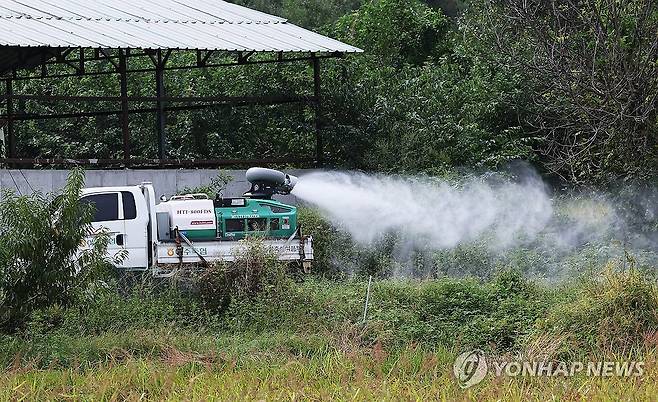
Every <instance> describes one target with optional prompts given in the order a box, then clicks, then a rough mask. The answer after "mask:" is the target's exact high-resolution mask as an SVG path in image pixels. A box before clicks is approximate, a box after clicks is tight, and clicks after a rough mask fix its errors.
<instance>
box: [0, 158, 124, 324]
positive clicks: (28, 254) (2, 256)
mask: <svg viewBox="0 0 658 402" xmlns="http://www.w3.org/2000/svg"><path fill="white" fill-rule="evenodd" d="M83 185H84V172H83V171H82V170H73V171H72V172H71V174H70V176H69V179H68V182H67V184H66V187H65V188H64V190H63V191H62V193H61V194H60V195H58V196H57V197H54V196H43V195H42V194H38V193H37V194H33V195H31V196H17V195H16V194H15V193H13V192H12V191H10V190H9V191H3V192H2V194H1V195H0V197H1V199H0V228H2V231H1V232H0V328H9V329H12V328H15V327H16V326H19V325H21V324H22V322H23V320H24V319H25V317H26V316H27V315H29V314H30V313H31V312H32V310H34V309H36V308H39V307H46V306H50V305H52V304H58V305H62V306H67V305H70V304H72V303H74V302H75V301H78V300H79V299H80V298H84V297H85V295H84V292H85V291H88V290H89V289H87V288H88V285H89V284H90V283H91V282H92V281H93V280H94V279H97V278H98V275H99V274H100V272H101V271H102V270H103V268H107V264H108V263H110V262H111V261H106V260H105V257H104V255H105V248H106V246H107V241H108V239H107V236H105V235H104V234H103V233H99V234H97V236H95V240H94V241H93V243H92V244H88V245H87V247H85V248H84V250H83V251H80V250H79V247H80V246H81V245H82V244H83V243H84V244H86V243H87V241H89V239H88V236H89V235H90V234H91V232H90V229H91V226H90V222H91V219H92V216H93V213H94V211H93V210H91V209H90V208H89V207H88V206H87V205H81V204H80V202H79V197H80V191H81V189H82V186H83ZM76 253H79V258H78V259H75V260H74V258H73V257H74V256H75V255H76ZM116 258H121V256H116ZM92 291H93V290H92Z"/></svg>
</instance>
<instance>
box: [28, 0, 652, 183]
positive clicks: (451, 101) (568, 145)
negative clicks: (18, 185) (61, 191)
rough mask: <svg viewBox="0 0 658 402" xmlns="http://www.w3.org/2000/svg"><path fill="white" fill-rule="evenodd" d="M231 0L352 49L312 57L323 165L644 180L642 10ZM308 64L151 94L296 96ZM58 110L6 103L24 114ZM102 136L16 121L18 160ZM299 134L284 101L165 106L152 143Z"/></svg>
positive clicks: (309, 136) (87, 149)
mask: <svg viewBox="0 0 658 402" xmlns="http://www.w3.org/2000/svg"><path fill="white" fill-rule="evenodd" d="M236 2H238V3H239V4H243V5H246V6H249V7H254V8H257V9H261V10H263V11H266V12H273V13H277V14H281V15H283V16H285V17H288V18H290V20H291V21H292V22H294V23H297V24H300V25H302V26H305V27H308V28H311V29H315V30H317V31H319V32H321V33H324V34H327V35H331V36H333V37H336V38H338V39H341V40H344V41H346V42H348V43H351V44H354V45H356V46H360V47H362V48H363V49H364V50H365V53H364V54H357V55H350V56H347V57H345V58H344V59H340V60H332V61H326V62H325V63H323V94H322V95H323V99H324V105H323V113H322V118H321V121H322V127H323V128H322V135H323V137H324V138H325V143H326V153H327V155H326V157H327V158H326V159H327V163H328V164H329V165H330V166H335V167H339V168H356V169H363V170H376V171H387V172H389V171H394V172H418V171H421V172H429V173H434V174H437V173H438V174H444V173H446V172H452V171H455V169H460V168H469V169H475V170H483V169H491V168H499V167H502V166H505V165H506V164H508V163H509V162H510V161H513V160H517V159H525V160H529V161H532V163H534V164H535V165H536V166H537V167H539V168H540V170H541V171H543V172H545V173H546V174H549V175H551V176H552V177H554V178H558V179H562V180H566V181H567V182H569V183H610V182H617V181H619V180H620V179H624V180H644V179H651V178H653V177H655V173H656V166H657V165H656V163H655V161H656V154H655V150H656V146H655V145H656V144H655V138H654V137H655V136H654V135H653V133H655V132H656V130H657V126H656V124H657V123H656V122H657V121H658V120H657V117H656V116H657V115H656V108H655V102H656V97H657V96H658V89H657V88H658V85H656V80H658V78H657V77H658V70H657V69H658V63H656V60H657V55H656V48H657V47H658V46H657V41H658V39H657V38H656V35H655V32H656V31H657V30H658V11H657V8H656V7H657V6H656V3H655V2H652V1H648V0H630V1H625V2H623V5H621V6H618V5H617V2H616V1H613V0H604V1H601V2H595V3H592V2H580V3H569V4H565V5H564V6H563V7H562V6H561V7H552V4H553V2H530V3H528V2H526V1H515V0H506V1H501V2H495V3H491V2H486V1H469V2H460V1H447V0H440V1H421V0H411V1H409V0H368V1H364V0H352V1H335V0H332V1H320V0H310V1H309V0H277V1H261V0H240V1H236ZM466 5H468V7H466ZM573 16H576V17H573ZM563 22H566V23H565V24H563ZM254 57H255V58H258V57H259V56H258V55H255V56H254ZM184 60H187V61H189V62H193V61H194V60H195V55H194V54H188V53H185V52H175V53H174V54H173V55H172V62H176V61H184ZM103 63H105V62H103ZM103 63H101V68H102V69H110V68H112V66H111V65H109V64H108V63H105V64H103ZM133 63H134V65H133ZM140 63H142V64H144V63H151V61H150V60H148V59H145V60H141V61H140V60H132V59H131V60H130V64H131V65H130V66H129V67H131V68H132V67H135V68H139V67H140ZM310 69H311V67H310V66H308V65H306V64H304V63H297V64H295V63H290V64H285V65H281V66H272V65H251V66H243V67H240V68H223V69H209V70H204V69H198V70H193V71H181V72H175V71H171V72H169V71H168V72H167V74H166V88H167V91H168V92H169V93H171V94H184V95H189V96H205V95H214V94H223V95H227V96H231V95H236V96H238V95H244V94H250V95H271V94H277V93H286V94H293V93H296V94H301V95H305V94H306V95H309V94H310V90H311V88H312V85H311V84H312V83H311V82H310V77H311V73H310ZM118 85H119V83H118V81H117V80H116V79H115V77H113V76H103V77H92V78H90V77H83V78H78V77H75V78H69V79H63V80H58V81H53V82H49V83H47V84H38V83H36V82H29V83H24V84H21V85H18V84H17V86H22V87H20V88H18V87H17V88H16V91H17V93H20V92H24V93H42V92H47V93H48V94H50V95H56V94H58V93H62V94H63V93H79V94H88V95H106V94H108V93H118ZM129 91H130V95H132V96H139V95H149V94H152V93H153V91H154V89H153V85H152V77H151V76H149V75H146V74H134V75H132V76H131V77H130V82H129ZM101 106H102V105H101ZM147 106H148V105H146V104H140V103H139V102H136V103H135V106H134V107H135V108H140V107H147ZM70 107H71V106H70V105H45V104H40V103H38V102H32V101H30V102H26V103H21V104H20V105H18V108H19V109H20V111H21V112H25V113H37V114H39V113H53V112H66V111H70V110H69V108H70ZM107 107H108V108H111V105H108V106H107ZM118 127H119V124H118V123H117V120H116V117H107V116H104V117H95V118H81V119H78V120H65V121H63V122H60V121H56V122H55V121H48V120H45V121H38V122H29V123H22V124H19V125H18V137H19V140H18V145H19V148H20V149H19V153H20V154H21V155H23V156H26V157H27V156H44V157H45V156H50V157H55V156H59V157H91V158H103V157H117V156H120V155H121V152H122V150H121V146H120V141H117V140H116V139H117V138H119V137H120V135H119V132H118ZM130 127H131V138H132V143H133V145H134V151H133V155H134V156H136V157H149V158H152V157H155V155H156V153H157V152H156V151H157V150H156V141H155V130H154V129H153V121H152V120H151V119H148V118H147V119H136V118H135V119H131V121H130ZM313 127H314V119H313V115H312V113H310V109H309V108H308V107H305V106H299V105H283V106H276V107H275V106H250V107H236V108H228V107H222V108H218V109H212V110H203V111H189V112H171V113H168V116H167V130H168V133H169V135H168V142H169V143H168V144H167V149H168V150H169V152H170V156H171V157H172V158H184V159H189V158H227V159H235V158H263V157H286V156H290V157H299V156H310V155H313V148H314V141H315V139H314V135H313ZM629 133H630V134H629Z"/></svg>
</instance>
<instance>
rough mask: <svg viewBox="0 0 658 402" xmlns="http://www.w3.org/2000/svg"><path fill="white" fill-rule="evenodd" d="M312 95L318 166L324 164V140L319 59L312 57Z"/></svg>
mask: <svg viewBox="0 0 658 402" xmlns="http://www.w3.org/2000/svg"><path fill="white" fill-rule="evenodd" d="M313 97H314V98H315V158H316V164H317V166H318V167H322V165H323V164H324V142H323V139H322V98H321V82H320V59H318V58H317V57H313Z"/></svg>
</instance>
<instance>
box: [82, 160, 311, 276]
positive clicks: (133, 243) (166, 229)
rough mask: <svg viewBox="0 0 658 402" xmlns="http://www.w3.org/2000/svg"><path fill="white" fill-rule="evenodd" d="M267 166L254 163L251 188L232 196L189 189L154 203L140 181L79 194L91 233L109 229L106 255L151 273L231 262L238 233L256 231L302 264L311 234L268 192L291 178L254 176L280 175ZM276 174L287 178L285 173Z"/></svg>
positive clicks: (239, 244)
mask: <svg viewBox="0 0 658 402" xmlns="http://www.w3.org/2000/svg"><path fill="white" fill-rule="evenodd" d="M252 169H260V168H252ZM252 169H250V171H251V170H252ZM271 172H276V171H270V170H269V169H260V171H257V173H258V174H252V175H251V178H252V179H253V178H254V177H255V179H256V180H255V181H252V180H250V181H252V190H251V191H250V192H247V193H245V195H244V196H243V197H237V198H217V199H215V200H210V199H208V197H207V196H206V195H205V194H189V195H183V196H176V197H172V198H171V199H169V200H162V201H161V202H159V203H158V204H157V205H156V195H155V190H154V188H153V186H152V185H151V184H150V183H142V184H140V185H135V186H123V187H96V188H86V189H83V192H82V197H81V201H82V202H85V203H90V204H93V205H94V206H95V216H94V218H93V221H92V228H93V232H94V233H99V232H101V231H106V232H107V233H109V236H110V240H109V245H108V249H107V253H108V256H109V257H110V258H113V257H115V256H117V255H119V254H121V255H123V257H124V258H123V260H122V261H121V262H120V263H119V264H118V266H117V267H118V268H124V269H126V270H133V271H134V270H151V271H152V273H153V275H154V276H156V277H167V276H171V275H173V274H174V273H175V272H177V270H178V269H181V268H190V267H202V266H204V265H206V264H208V263H212V262H213V261H219V260H222V261H232V260H234V259H235V258H236V255H239V253H241V252H242V251H243V250H244V249H245V247H246V245H245V240H244V239H246V238H249V237H260V238H261V239H262V240H261V241H262V242H263V246H264V247H265V248H268V249H269V250H270V251H272V252H273V253H275V254H276V256H277V258H278V259H279V260H281V261H299V262H301V263H302V265H303V267H304V270H308V269H309V268H310V264H311V262H312V261H313V246H312V241H313V239H312V237H311V236H304V235H302V233H301V226H298V225H297V209H296V208H295V207H294V206H290V205H285V204H282V203H279V202H277V201H274V200H272V199H271V195H272V194H274V193H277V189H279V193H283V194H285V192H282V191H281V189H282V188H283V189H284V191H288V192H289V191H290V190H291V189H292V186H294V182H292V184H291V185H290V186H288V187H286V186H283V187H281V186H278V184H285V183H275V185H272V183H271V182H267V181H262V180H258V179H259V178H261V177H263V173H265V176H264V177H265V178H266V179H268V180H269V179H271V178H272V177H274V178H275V179H276V180H279V179H278V178H279V177H280V176H277V175H273V174H272V173H271ZM252 173H253V171H252ZM278 173H279V174H281V175H283V174H282V173H281V172H278ZM282 177H283V181H285V180H288V181H290V176H288V175H285V176H282ZM248 178H250V176H249V175H248ZM294 179H295V182H296V178H294ZM254 189H255V190H256V191H254ZM262 189H266V190H268V191H266V192H262V191H259V190H262ZM93 237H94V234H93V233H92V235H91V236H90V237H88V238H87V240H86V241H85V243H84V244H83V245H82V248H83V249H84V248H89V247H90V246H91V241H93Z"/></svg>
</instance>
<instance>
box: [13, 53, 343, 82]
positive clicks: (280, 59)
mask: <svg viewBox="0 0 658 402" xmlns="http://www.w3.org/2000/svg"><path fill="white" fill-rule="evenodd" d="M138 56H139V57H142V56H146V54H139V55H135V56H133V55H131V56H130V57H138ZM338 57H342V54H341V53H330V54H323V55H316V56H315V58H318V59H329V58H338ZM312 59H313V57H309V56H303V57H290V58H283V57H282V56H279V53H277V54H275V56H274V58H273V59H266V60H247V61H246V62H243V63H238V62H237V61H234V62H230V63H213V64H202V65H198V64H196V60H195V64H191V65H185V66H171V67H165V68H164V70H165V71H178V70H192V69H197V68H217V67H234V66H244V65H249V64H270V63H291V62H297V61H309V60H312ZM98 60H108V57H100V58H87V59H86V60H84V62H90V61H98ZM71 61H72V62H75V61H76V60H71ZM55 64H57V63H55ZM154 71H155V68H140V69H133V70H128V73H152V72H154ZM108 74H115V72H114V71H88V70H86V71H85V72H84V74H83V75H86V76H96V75H108ZM79 75H80V74H77V73H73V74H52V75H46V76H16V77H14V79H15V80H20V81H25V80H36V79H51V78H52V79H55V78H66V77H76V76H79Z"/></svg>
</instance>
